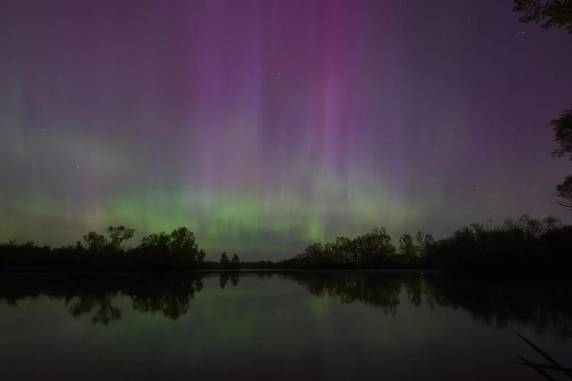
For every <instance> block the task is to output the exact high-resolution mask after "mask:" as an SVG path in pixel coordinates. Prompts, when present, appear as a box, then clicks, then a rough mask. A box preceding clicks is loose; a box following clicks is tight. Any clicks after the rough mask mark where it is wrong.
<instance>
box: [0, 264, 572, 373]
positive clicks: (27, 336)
mask: <svg viewBox="0 0 572 381" xmlns="http://www.w3.org/2000/svg"><path fill="white" fill-rule="evenodd" d="M517 333H521V334H523V335H524V336H526V337H528V338H529V339H531V340H532V341H534V342H535V343H536V344H537V345H539V346H540V347H541V348H542V349H544V350H545V351H546V352H548V353H549V354H550V355H552V356H553V357H554V358H555V359H556V360H558V361H560V362H561V363H563V364H564V365H568V366H572V340H570V338H571V337H572V287H570V285H567V284H561V283H560V284H558V283H550V284H548V283H537V284H534V285H532V284H529V283H522V282H515V281H511V282H508V281H507V282H491V281H487V282H485V281H472V282H469V281H459V280H453V279H449V278H446V277H443V276H434V275H430V274H425V275H419V274H394V273H379V272H365V273H303V274H293V273H292V274H286V275H280V274H273V275H269V274H262V273H260V274H252V273H250V274H241V275H240V276H239V275H238V274H234V275H231V274H229V273H223V274H207V275H204V276H201V277H191V276H174V275H171V276H169V277H167V276H163V277H159V276H149V275H128V276H101V275H99V276H94V275H92V276H86V275H77V276H74V277H72V278H70V277H69V276H68V277H63V276H56V275H49V276H47V275H44V276H38V275H36V276H31V275H26V276H24V275H9V276H6V275H0V375H1V377H2V379H4V380H80V379H81V380H182V379H185V380H189V379H193V380H241V379H252V380H253V379H269V380H293V379H296V380H299V379H304V380H305V379H312V380H317V379H322V380H358V379H359V380H380V379H386V380H447V379H451V380H542V379H543V378H542V377H541V376H539V375H538V374H537V373H536V372H535V371H534V370H532V369H530V368H527V367H524V366H522V365H520V364H519V360H518V359H517V357H516V356H517V355H523V356H524V357H526V358H527V359H529V360H530V361H532V362H536V363H539V362H546V361H545V360H544V359H542V358H541V357H540V355H539V354H538V353H536V352H535V351H534V350H532V349H531V348H530V347H529V346H527V344H526V343H524V342H523V341H522V340H521V339H520V338H519V337H518V335H517ZM554 376H555V377H556V378H557V379H564V378H563V377H562V375H559V374H557V373H554Z"/></svg>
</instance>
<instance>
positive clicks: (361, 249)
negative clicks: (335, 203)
mask: <svg viewBox="0 0 572 381" xmlns="http://www.w3.org/2000/svg"><path fill="white" fill-rule="evenodd" d="M282 264H283V265H284V266H286V267H293V268H312V269H322V268H330V269H383V268H396V269H407V268H426V269H442V270H446V271H449V272H453V273H455V272H461V273H467V272H471V273H478V274H496V273H498V274H507V273H512V274H525V273H530V272H537V273H538V272H549V273H554V272H565V271H567V269H568V268H570V267H569V266H570V265H572V226H567V225H563V224H562V223H561V222H560V221H559V220H558V219H556V218H553V217H547V218H545V219H543V220H538V219H534V218H531V217H530V216H528V215H524V216H522V217H521V218H520V219H519V220H518V221H513V220H510V219H509V220H506V221H505V222H504V223H503V224H502V225H500V226H485V225H482V224H473V225H470V226H468V227H464V228H461V229H459V230H457V231H455V232H454V233H453V234H452V235H451V236H450V237H447V238H444V239H441V240H434V239H433V237H432V236H431V235H429V234H425V233H422V232H418V233H417V235H416V236H415V238H412V237H411V236H410V235H409V234H404V235H402V236H401V237H400V239H399V243H398V246H397V247H395V246H394V245H393V243H392V240H391V237H390V236H389V235H388V234H387V232H386V230H385V229H383V228H382V229H376V230H374V231H373V232H371V233H368V234H364V235H361V236H358V237H356V238H354V239H349V238H346V237H339V238H336V239H335V240H334V241H333V242H328V243H326V244H320V243H316V244H312V245H310V246H308V247H307V248H306V250H305V251H304V252H303V253H302V254H299V255H297V256H295V257H293V258H291V259H288V260H286V261H284V262H283V263H282Z"/></svg>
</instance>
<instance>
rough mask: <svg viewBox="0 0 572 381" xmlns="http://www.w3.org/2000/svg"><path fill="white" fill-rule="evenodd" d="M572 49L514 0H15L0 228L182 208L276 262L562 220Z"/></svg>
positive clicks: (60, 239)
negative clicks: (509, 221)
mask: <svg viewBox="0 0 572 381" xmlns="http://www.w3.org/2000/svg"><path fill="white" fill-rule="evenodd" d="M571 47H572V40H571V39H570V37H569V36H567V35H566V33H565V32H562V31H544V30H541V29H540V28H538V27H537V26H534V25H524V24H521V23H520V22H519V21H518V19H517V17H516V16H515V15H514V14H513V12H512V1H510V0H502V1H500V0H478V1H472V2H460V1H457V0H435V1H431V2H429V1H413V0H409V1H403V0H401V1H400V0H234V1H231V0H227V1H222V0H200V1H199V0H196V1H195V0H124V1H115V0H113V1H112V0H98V1H93V2H88V1H75V0H52V1H48V0H36V1H33V0H3V1H2V4H1V5H0V240H5V239H17V240H30V239H33V240H35V241H37V242H41V243H49V244H64V243H73V242H75V241H76V240H77V239H79V238H80V237H81V236H82V235H83V234H85V233H86V232H87V231H89V230H99V231H102V230H103V229H104V228H105V227H106V226H108V225H110V224H125V225H128V226H131V227H133V228H135V229H136V230H137V232H138V235H141V234H145V233H148V232H155V231H161V230H171V229H173V228H175V227H178V226H188V227H189V228H191V229H192V230H194V231H195V233H196V235H197V238H198V240H199V243H200V244H201V246H203V247H205V249H206V250H207V252H208V255H209V256H211V255H216V254H217V253H218V252H220V251H222V250H226V251H232V252H234V251H236V252H238V253H239V254H241V257H244V258H247V259H250V258H252V259H261V258H269V259H277V258H282V257H284V256H285V255H289V254H294V253H296V252H297V251H299V250H300V249H301V248H302V247H303V246H305V245H306V244H308V243H309V242H313V241H320V240H326V239H332V238H333V237H335V236H337V235H354V234H358V233H362V232H365V231H368V230H370V229H372V228H374V227H377V226H386V227H387V228H388V229H389V231H390V232H391V233H393V234H399V233H402V232H414V231H416V230H418V229H420V230H424V231H427V232H429V233H433V234H434V235H436V236H441V235H443V234H447V233H449V232H451V231H452V230H453V229H454V228H456V227H458V226H459V225H462V224H468V223H472V222H487V221H489V220H490V219H492V220H493V221H497V222H498V221H502V219H503V218H505V217H517V216H518V215H520V214H522V213H530V214H532V215H538V216H544V215H547V214H552V215H556V216H558V217H561V218H563V219H565V220H566V219H567V218H569V217H568V216H567V215H566V211H565V210H562V209H561V208H560V207H558V205H556V204H555V202H554V201H555V196H554V193H555V191H554V186H555V185H556V184H557V183H558V182H560V180H561V179H562V177H563V176H564V175H566V174H567V173H568V172H569V168H568V167H569V163H567V162H565V161H558V160H553V159H552V157H551V155H550V153H551V151H552V150H553V148H554V144H553V141H552V140H553V137H552V132H551V131H550V129H549V128H548V127H546V125H547V122H548V121H550V120H551V119H553V118H555V117H557V116H558V115H559V113H560V112H561V111H563V110H564V109H565V108H567V107H568V106H569V105H570V102H572V86H571V84H572V71H571V70H570V67H572V49H570V48H571Z"/></svg>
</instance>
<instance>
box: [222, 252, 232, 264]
mask: <svg viewBox="0 0 572 381" xmlns="http://www.w3.org/2000/svg"><path fill="white" fill-rule="evenodd" d="M220 264H221V265H222V266H223V267H228V266H229V265H230V260H229V259H228V255H227V254H226V251H225V252H223V253H222V254H221V255H220Z"/></svg>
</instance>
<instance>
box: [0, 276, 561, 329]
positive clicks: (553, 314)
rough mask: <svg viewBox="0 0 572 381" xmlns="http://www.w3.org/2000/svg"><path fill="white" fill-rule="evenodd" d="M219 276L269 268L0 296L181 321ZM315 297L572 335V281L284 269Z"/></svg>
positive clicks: (97, 282) (27, 281) (60, 282)
mask: <svg viewBox="0 0 572 381" xmlns="http://www.w3.org/2000/svg"><path fill="white" fill-rule="evenodd" d="M207 276H215V277H218V283H219V286H220V287H221V288H225V287H226V288H228V287H229V285H232V286H233V287H237V286H238V284H239V276H246V277H253V278H254V279H257V280H256V281H257V282H258V283H259V286H260V288H261V289H262V288H265V287H267V286H266V285H265V284H264V282H265V281H266V279H267V278H268V277H269V276H272V274H271V273H263V272H258V273H256V274H241V273H239V272H221V273H218V274H216V273H211V274H205V273H202V274H165V275H149V274H130V275H101V274H99V275H98V274H93V275H86V274H76V275H69V274H67V275H42V276H39V275H11V276H2V277H0V301H2V302H5V303H8V304H10V305H14V306H17V305H18V303H19V301H21V300H23V299H30V298H32V299H35V298H38V297H39V296H47V297H49V298H53V299H57V300H62V301H63V302H64V303H65V304H66V306H67V308H68V311H69V313H70V314H71V315H72V316H73V317H76V318H79V317H86V316H87V317H90V319H91V321H92V322H93V323H96V324H109V323H111V322H113V321H116V320H120V319H121V318H122V316H123V315H122V308H126V307H125V306H123V305H122V304H121V300H122V299H121V298H126V299H127V300H128V301H130V302H131V308H132V309H133V310H134V311H137V312H140V313H145V314H149V313H153V314H155V313H157V314H161V315H163V316H165V317H166V318H169V319H178V318H180V317H181V316H183V315H185V314H186V313H187V312H188V311H189V309H190V308H191V303H192V301H193V299H194V298H195V296H196V295H197V294H198V293H199V292H201V290H202V289H203V279H204V278H205V277H207ZM279 276H280V277H281V278H283V279H287V280H290V281H294V282H295V283H297V284H298V285H301V286H303V287H304V288H305V289H307V290H308V292H310V293H311V294H312V295H314V296H316V297H333V298H336V299H337V300H338V301H339V302H341V303H348V304H349V303H364V304H367V305H370V306H374V307H376V308H378V309H379V310H381V311H383V313H385V314H399V309H398V307H399V306H400V305H401V304H404V303H407V304H410V305H412V306H416V307H420V306H426V307H428V308H429V309H437V308H444V307H449V308H453V309H459V310H462V311H465V312H467V313H469V314H470V315H471V316H472V317H473V318H474V319H476V320H478V321H480V322H482V323H485V324H487V325H493V326H496V327H500V328H506V327H510V326H513V325H520V326H528V327H530V328H532V329H534V330H535V331H536V332H537V333H539V334H542V333H544V332H547V331H549V332H551V333H554V334H556V335H559V336H562V337H570V336H572V283H569V282H555V281H552V282H546V281H531V280H526V281H517V280H498V279H497V280H484V279H480V280H476V279H471V280H469V279H458V278H450V277H447V276H443V275H438V274H432V273H425V274H419V273H391V272H375V271H371V272H368V271H365V272H359V271H357V272H283V273H280V275H279Z"/></svg>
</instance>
